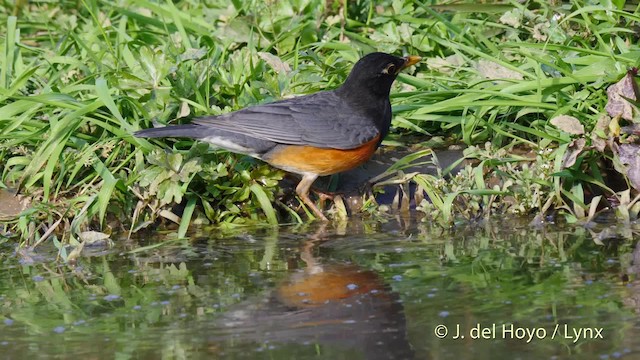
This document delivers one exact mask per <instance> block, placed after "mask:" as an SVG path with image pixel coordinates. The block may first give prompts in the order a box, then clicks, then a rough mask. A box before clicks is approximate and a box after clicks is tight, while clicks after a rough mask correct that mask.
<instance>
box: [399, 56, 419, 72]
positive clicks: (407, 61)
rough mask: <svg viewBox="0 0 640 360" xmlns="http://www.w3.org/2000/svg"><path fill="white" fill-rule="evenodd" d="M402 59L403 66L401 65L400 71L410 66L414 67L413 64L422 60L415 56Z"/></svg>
mask: <svg viewBox="0 0 640 360" xmlns="http://www.w3.org/2000/svg"><path fill="white" fill-rule="evenodd" d="M403 59H404V65H402V67H401V68H400V70H402V69H406V68H408V67H409V66H411V65H415V64H417V63H419V62H420V60H422V58H421V57H420V56H415V55H409V56H405V57H403Z"/></svg>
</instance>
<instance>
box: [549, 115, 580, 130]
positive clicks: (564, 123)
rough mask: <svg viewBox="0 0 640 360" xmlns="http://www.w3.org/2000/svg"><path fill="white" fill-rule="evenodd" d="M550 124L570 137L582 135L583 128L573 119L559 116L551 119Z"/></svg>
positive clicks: (567, 116) (578, 121)
mask: <svg viewBox="0 0 640 360" xmlns="http://www.w3.org/2000/svg"><path fill="white" fill-rule="evenodd" d="M551 124H552V125H554V126H555V127H557V128H558V129H560V130H562V131H564V132H566V133H569V134H572V135H582V134H584V126H582V124H581V123H580V120H578V119H576V118H574V117H573V116H569V115H560V116H556V117H554V118H553V119H551Z"/></svg>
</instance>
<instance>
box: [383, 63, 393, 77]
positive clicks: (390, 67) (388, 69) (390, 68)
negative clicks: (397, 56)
mask: <svg viewBox="0 0 640 360" xmlns="http://www.w3.org/2000/svg"><path fill="white" fill-rule="evenodd" d="M382 73H383V74H392V75H393V74H395V73H396V65H395V64H389V65H387V67H386V68H384V70H382Z"/></svg>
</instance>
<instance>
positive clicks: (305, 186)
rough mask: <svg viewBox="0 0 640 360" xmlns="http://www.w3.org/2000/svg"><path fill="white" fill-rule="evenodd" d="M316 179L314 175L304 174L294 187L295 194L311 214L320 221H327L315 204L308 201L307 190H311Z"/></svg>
mask: <svg viewBox="0 0 640 360" xmlns="http://www.w3.org/2000/svg"><path fill="white" fill-rule="evenodd" d="M317 178H318V175H316V174H304V175H303V176H302V180H300V182H299V183H298V186H296V194H298V196H299V197H300V199H301V200H302V202H303V203H305V205H307V206H308V207H309V209H311V211H313V213H314V214H315V215H316V216H317V217H319V218H320V219H321V220H322V221H329V220H328V219H327V217H326V216H324V214H323V213H322V211H320V209H318V207H317V206H316V204H314V203H313V202H312V201H311V199H309V189H310V188H311V184H313V182H314V181H316V179H317Z"/></svg>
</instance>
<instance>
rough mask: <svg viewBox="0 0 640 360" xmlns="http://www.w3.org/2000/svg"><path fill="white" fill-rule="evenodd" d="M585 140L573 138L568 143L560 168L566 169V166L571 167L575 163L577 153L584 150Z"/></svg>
mask: <svg viewBox="0 0 640 360" xmlns="http://www.w3.org/2000/svg"><path fill="white" fill-rule="evenodd" d="M586 143H587V141H586V140H585V139H584V138H580V139H574V140H573V141H572V142H571V144H569V148H568V149H567V152H566V153H565V154H564V158H563V159H562V168H563V169H566V168H568V167H572V166H573V164H575V163H576V159H577V158H578V155H580V153H582V150H584V145H585V144H586Z"/></svg>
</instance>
